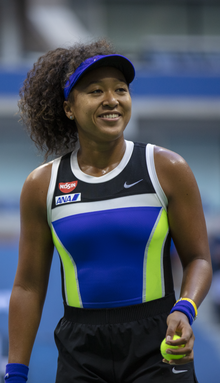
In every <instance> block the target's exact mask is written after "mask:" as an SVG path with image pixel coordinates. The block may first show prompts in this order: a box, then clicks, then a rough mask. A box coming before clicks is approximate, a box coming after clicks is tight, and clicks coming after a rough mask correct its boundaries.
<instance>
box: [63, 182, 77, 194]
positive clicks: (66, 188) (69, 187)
mask: <svg viewBox="0 0 220 383" xmlns="http://www.w3.org/2000/svg"><path fill="white" fill-rule="evenodd" d="M77 184H78V181H72V182H60V183H59V189H60V191H61V192H62V193H70V192H71V191H73V190H74V189H75V188H76V187H77Z"/></svg>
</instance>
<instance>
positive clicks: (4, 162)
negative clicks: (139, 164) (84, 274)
mask: <svg viewBox="0 0 220 383" xmlns="http://www.w3.org/2000/svg"><path fill="white" fill-rule="evenodd" d="M100 37H105V38H107V39H109V40H110V41H112V42H113V43H114V45H115V47H116V49H117V51H118V52H119V53H121V54H124V55H127V57H128V58H130V59H131V60H132V61H133V62H134V64H135V66H136V69H137V74H136V79H135V81H134V82H133V84H132V88H131V91H132V98H133V116H132V119H131V121H130V123H129V126H128V127H127V131H126V138H127V139H132V140H138V141H142V142H151V143H155V144H158V145H161V146H164V147H166V148H169V149H171V150H174V151H176V152H178V153H179V154H181V155H182V156H183V157H184V158H185V159H186V160H187V162H188V163H189V165H190V166H191V168H192V170H193V172H194V174H195V177H196V179H197V182H198V185H199V188H200V192H201V196H202V201H203V206H204V211H205V216H206V221H207V228H208V234H209V241H210V247H211V251H212V260H213V269H214V278H213V284H212V288H211V290H210V292H209V294H208V297H207V298H206V300H205V301H204V303H203V304H202V306H201V308H200V309H199V319H198V320H197V321H196V322H195V324H194V325H193V329H194V332H195V335H196V343H195V365H196V371H197V376H198V379H199V382H200V383H207V382H209V383H217V382H219V372H220V368H219V365H220V346H219V345H220V1H219V0H207V1H206V0H161V1H160V0H80V1H77V0H0V159H1V161H0V175H1V178H0V379H2V382H3V374H4V369H5V364H6V363H7V353H8V335H7V331H8V302H9V298H10V293H11V289H12V285H13V280H14V276H15V272H16V267H17V259H18V238H19V196H20V192H21V188H22V185H23V183H24V181H25V179H26V177H27V176H28V174H29V173H30V172H31V171H32V170H33V169H34V168H36V167H37V166H39V165H40V164H41V163H42V161H43V157H42V155H41V154H39V153H38V152H37V150H36V149H35V147H34V145H33V144H32V142H31V140H30V139H29V137H28V136H27V134H26V132H25V131H24V127H23V126H22V125H21V124H20V123H19V116H18V114H17V111H18V110H17V101H18V97H19V89H20V87H21V86H22V83H23V81H24V79H25V77H26V74H27V71H28V70H29V69H31V68H32V65H33V63H34V62H35V61H36V60H37V59H38V57H39V56H40V55H41V54H44V53H45V52H46V51H48V50H50V49H54V48H56V47H58V46H62V47H65V46H69V45H71V44H73V43H74V42H78V41H81V42H84V41H93V40H95V39H97V38H100ZM30 256H31V254H30ZM172 261H173V269H174V280H175V286H176V290H177V295H178V289H179V281H180V277H181V267H180V263H179V261H178V257H177V254H176V252H175V248H172ZM59 273H60V271H59V259H58V256H57V254H55V256H54V260H53V264H52V271H51V277H50V283H49V288H48V295H47V298H46V304H45V308H44V312H43V317H42V321H41V325H40V329H39V332H38V335H37V339H36V343H35V346H34V350H33V354H32V358H31V363H30V373H29V380H28V381H29V382H30V383H37V382H39V381H40V382H43V383H44V382H51V383H52V382H53V381H54V379H55V373H56V361H57V352H56V347H55V344H54V340H53V330H54V328H55V326H56V324H57V322H58V320H59V319H60V318H61V316H62V315H63V308H62V298H61V281H60V274H59ZM0 382H1V380H0Z"/></svg>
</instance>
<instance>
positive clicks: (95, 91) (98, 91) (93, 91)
mask: <svg viewBox="0 0 220 383" xmlns="http://www.w3.org/2000/svg"><path fill="white" fill-rule="evenodd" d="M101 92H102V91H101V89H95V90H92V91H91V92H90V93H94V94H98V93H101Z"/></svg>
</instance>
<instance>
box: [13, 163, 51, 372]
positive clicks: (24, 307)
mask: <svg viewBox="0 0 220 383" xmlns="http://www.w3.org/2000/svg"><path fill="white" fill-rule="evenodd" d="M50 174H51V164H47V165H44V166H42V167H40V168H37V169H36V170H34V171H33V172H32V173H31V174H30V175H29V177H28V178H27V180H26V181H25V184H24V186H23V189H22V193H21V200H20V216H21V234H20V243H19V260H18V267H17V272H16V276H15V280H14V286H13V289H12V294H11V299H10V306H9V359H8V362H9V363H21V364H25V365H27V366H28V364H29V360H30V356H31V351H32V347H33V344H34V340H35V337H36V333H37V330H38V327H39V323H40V319H41V314H42V309H43V304H44V300H45V296H46V291H47V285H48V280H49V273H50V266H51V261H52V256H53V242H52V238H51V231H50V228H49V225H48V223H47V208H46V199H47V190H48V185H49V180H50Z"/></svg>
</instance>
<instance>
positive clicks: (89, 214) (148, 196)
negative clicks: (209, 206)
mask: <svg viewBox="0 0 220 383" xmlns="http://www.w3.org/2000/svg"><path fill="white" fill-rule="evenodd" d="M47 210H48V223H49V225H50V227H51V232H52V237H53V241H54V245H55V247H56V249H57V251H58V253H59V256H60V261H61V274H62V292H63V299H64V302H65V304H67V305H69V306H73V307H81V308H109V307H120V306H128V305H133V304H139V303H142V302H147V301H151V300H154V299H158V298H162V297H164V296H165V295H167V294H169V293H171V292H173V280H172V272H171V264H170V254H169V250H170V233H169V225H168V219H167V198H166V196H165V194H164V192H163V190H162V188H161V186H160V183H159V181H158V178H157V174H156V170H155V165H154V146H153V145H150V144H148V145H145V144H140V143H133V142H131V141H126V151H125V154H124V156H123V158H122V160H121V162H120V163H119V165H118V166H117V167H116V168H115V169H113V170H112V171H111V172H109V173H107V174H105V175H103V176H101V177H93V176H90V175H87V174H85V173H83V172H82V171H81V169H80V168H79V165H78V162H77V149H76V150H75V151H74V152H72V153H68V154H66V155H65V156H63V157H61V158H58V159H56V160H55V161H54V162H53V166H52V174H51V180H50V185H49V189H48V196H47Z"/></svg>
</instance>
